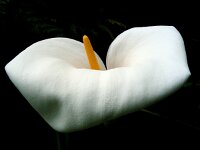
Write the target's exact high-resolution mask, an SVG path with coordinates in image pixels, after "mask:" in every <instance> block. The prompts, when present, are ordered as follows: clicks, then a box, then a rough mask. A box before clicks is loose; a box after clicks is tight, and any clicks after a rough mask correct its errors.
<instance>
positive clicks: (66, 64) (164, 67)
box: [5, 26, 190, 132]
mask: <svg viewBox="0 0 200 150" xmlns="http://www.w3.org/2000/svg"><path fill="white" fill-rule="evenodd" d="M96 55H97V54H96ZM97 58H98V61H99V63H100V67H101V69H102V70H100V71H99V70H91V69H89V64H88V60H87V58H86V54H85V50H84V46H83V43H81V42H78V41H75V40H72V39H69V38H51V39H46V40H42V41H39V42H37V43H34V44H33V45H31V46H30V47H28V48H26V49H25V50H24V51H22V52H21V53H20V54H19V55H17V56H16V57H15V58H14V59H13V60H11V61H10V62H9V63H8V64H7V65H6V67H5V69H6V72H7V74H8V76H9V78H10V80H11V81H12V82H13V83H14V85H15V86H16V87H17V89H18V90H19V91H20V92H21V93H22V95H23V96H24V97H25V98H26V99H27V100H28V102H29V103H30V104H31V105H32V106H33V107H34V108H35V109H36V110H37V112H39V114H40V115H41V116H42V117H43V118H44V119H45V120H46V121H47V122H48V123H49V125H50V126H52V127H53V128H54V129H55V130H57V131H60V132H73V131H78V130H83V129H86V128H89V127H92V126H95V125H98V124H100V123H103V122H104V121H107V120H111V119H115V118H117V117H120V116H122V115H126V114H128V113H131V112H134V111H137V110H139V109H141V108H144V107H146V106H149V105H151V104H153V103H155V102H157V101H158V100H161V99H163V98H165V97H166V96H168V95H169V94H172V93H173V92H175V91H176V90H178V89H179V88H180V87H181V86H182V85H183V84H184V82H185V81H186V80H187V79H188V77H189V76H190V71H189V68H188V64H187V57H186V52H185V47H184V42H183V39H182V37H181V35H180V33H179V32H178V31H177V30H176V29H175V28H174V27H173V26H149V27H135V28H131V29H129V30H127V31H125V32H123V33H122V34H120V35H119V36H118V37H117V38H116V39H115V40H114V41H113V42H112V43H111V45H110V47H109V50H108V54H107V60H106V65H107V68H108V70H105V66H104V64H103V62H102V61H101V59H100V58H99V56H98V55H97Z"/></svg>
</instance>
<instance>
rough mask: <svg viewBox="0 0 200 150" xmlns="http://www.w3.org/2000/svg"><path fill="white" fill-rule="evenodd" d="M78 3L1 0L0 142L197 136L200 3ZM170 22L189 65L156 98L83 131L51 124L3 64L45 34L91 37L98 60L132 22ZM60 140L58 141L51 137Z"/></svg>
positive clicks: (30, 145) (181, 140)
mask: <svg viewBox="0 0 200 150" xmlns="http://www.w3.org/2000/svg"><path fill="white" fill-rule="evenodd" d="M111 4H112V5H107V3H103V2H101V3H98V2H94V3H90V4H89V3H87V2H85V3H83V4H82V3H80V2H77V1H73V2H70V3H66V1H64V0H57V1H55V0H54V1H53V0H49V1H48V0H35V1H33V0H30V1H25V0H0V19H1V22H0V45H1V49H0V50H1V55H0V65H1V66H0V67H1V72H0V85H1V86H0V88H1V89H0V91H1V99H0V100H1V102H0V107H1V112H0V113H1V122H0V124H1V128H0V129H1V134H0V136H1V138H0V139H1V140H0V149H2V150H3V149H5V150H10V149H20V150H32V149H34V150H47V149H48V150H57V149H58V150H59V147H60V148H62V149H78V148H82V149H96V148H101V149H105V148H113V149H114V148H119V147H123V149H128V147H131V149H134V148H135V147H140V148H139V149H141V148H147V149H151V148H154V149H155V148H159V149H163V148H166V147H167V148H170V149H172V148H183V147H186V146H188V147H189V148H190V149H193V147H196V148H197V149H198V148H199V147H200V146H199V141H200V120H199V117H200V102H199V100H200V93H199V92H200V74H199V63H200V59H199V58H200V55H199V51H200V29H199V27H200V23H199V14H200V10H199V9H198V5H196V4H194V3H192V4H188V3H186V4H183V3H177V4H176V5H175V4H174V3H173V2H170V1H168V2H161V3H155V4H154V3H152V2H151V3H150V2H149V3H146V2H144V1H143V2H141V3H139V2H138V1H133V2H129V3H127V2H125V1H124V2H120V3H119V4H117V3H111ZM151 25H172V26H175V27H176V28H177V29H178V30H179V31H180V33H181V35H182V36H183V39H184V42H185V47H186V52H187V57H188V64H189V68H190V71H191V73H192V75H191V77H190V78H189V80H188V81H187V82H186V84H185V85H184V86H183V88H181V89H180V90H179V91H177V92H176V93H175V94H173V95H171V96H170V97H168V98H166V99H164V100H163V101H161V102H159V103H157V104H155V105H153V106H150V107H148V108H146V111H139V112H135V113H133V114H130V115H127V116H124V117H121V118H119V119H116V120H114V121H112V122H109V123H107V124H102V125H99V126H96V127H94V128H90V129H87V130H84V131H78V132H74V133H70V134H67V135H66V134H63V133H57V132H55V131H54V130H53V129H52V128H51V127H50V126H49V125H48V124H47V123H46V122H45V121H44V120H43V119H42V118H41V117H40V116H39V114H37V113H36V111H35V110H34V109H33V108H32V107H31V106H30V105H29V104H28V102H27V101H26V100H25V99H24V98H23V96H22V95H21V94H20V93H19V92H18V91H17V89H16V88H15V87H14V85H13V84H12V83H11V82H10V80H9V79H8V77H7V75H6V73H5V71H4V67H5V65H6V64H7V63H8V62H9V61H10V60H11V59H13V58H14V57H15V56H16V55H17V54H18V53H19V52H21V51H22V50H24V49H25V48H26V47H27V46H29V45H30V44H32V43H34V42H36V41H39V40H42V39H45V38H50V37H60V36H61V37H68V38H73V39H76V40H79V41H81V39H82V35H83V34H87V35H88V36H89V37H90V38H91V42H92V43H93V46H94V49H95V51H97V53H98V54H99V55H100V57H101V58H102V60H103V61H104V62H105V58H106V52H107V49H108V47H109V45H110V43H111V42H112V41H113V39H114V38H115V37H116V36H117V35H118V34H120V33H121V32H123V31H125V30H126V29H129V28H132V27H138V26H151ZM58 141H61V142H58Z"/></svg>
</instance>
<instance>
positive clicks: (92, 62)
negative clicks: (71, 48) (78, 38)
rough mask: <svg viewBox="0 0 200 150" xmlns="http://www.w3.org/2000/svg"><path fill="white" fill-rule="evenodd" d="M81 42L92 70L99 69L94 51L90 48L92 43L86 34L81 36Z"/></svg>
mask: <svg viewBox="0 0 200 150" xmlns="http://www.w3.org/2000/svg"><path fill="white" fill-rule="evenodd" d="M83 44H84V47H85V51H86V54H87V58H88V62H89V64H90V68H91V69H94V70H100V66H99V64H98V61H97V58H96V55H95V52H94V50H93V48H92V44H91V42H90V40H89V38H88V37H87V36H86V35H84V36H83Z"/></svg>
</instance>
